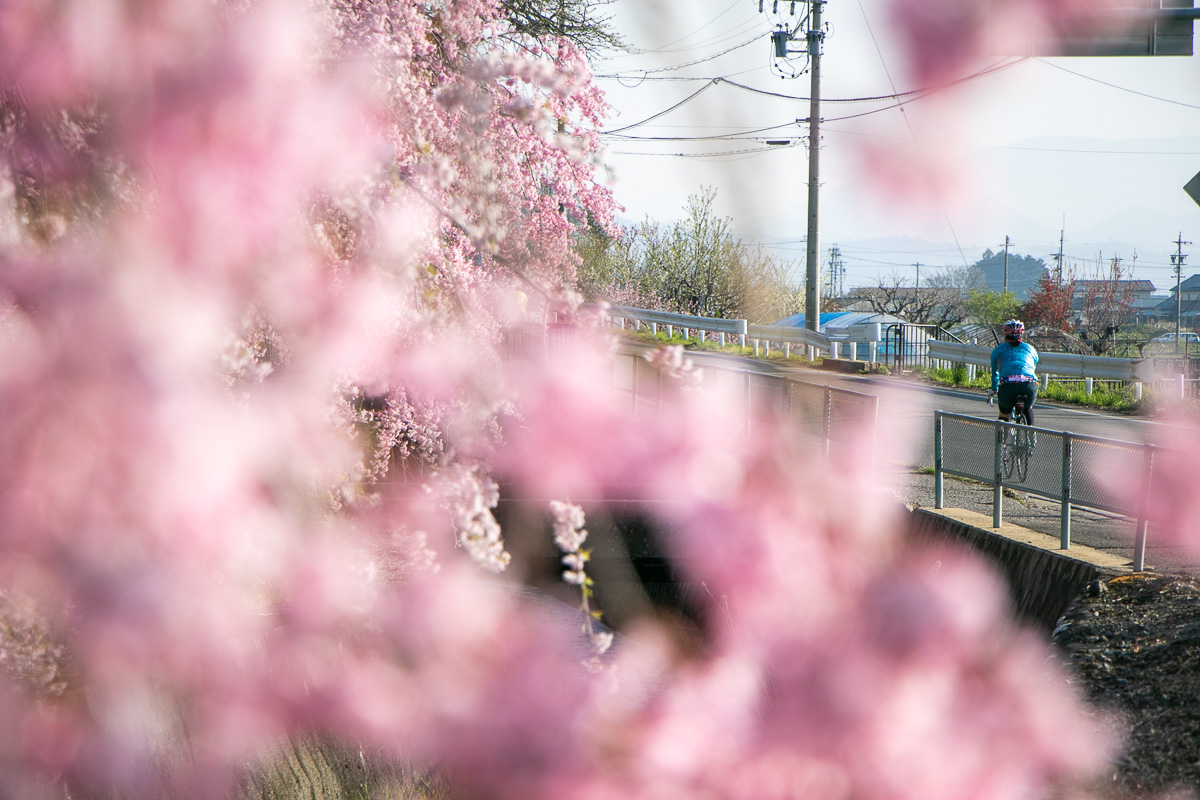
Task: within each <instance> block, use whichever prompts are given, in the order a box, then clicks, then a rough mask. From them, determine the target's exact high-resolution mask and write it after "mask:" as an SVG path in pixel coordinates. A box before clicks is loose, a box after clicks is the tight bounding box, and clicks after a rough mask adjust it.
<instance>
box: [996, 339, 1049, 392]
mask: <svg viewBox="0 0 1200 800" xmlns="http://www.w3.org/2000/svg"><path fill="white" fill-rule="evenodd" d="M1037 362H1038V354H1037V350H1035V349H1034V347H1033V345H1031V344H1029V343H1028V342H1017V343H1015V344H1013V343H1010V342H1004V343H1003V344H999V345H996V347H995V348H994V349H993V350H992V391H993V392H995V391H997V390H999V388H1000V379H1001V378H1010V377H1014V376H1024V377H1026V378H1028V379H1032V380H1037Z"/></svg>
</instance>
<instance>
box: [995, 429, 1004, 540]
mask: <svg viewBox="0 0 1200 800" xmlns="http://www.w3.org/2000/svg"><path fill="white" fill-rule="evenodd" d="M994 424H995V426H996V450H995V453H994V458H993V462H992V466H993V467H994V468H995V469H994V472H995V476H994V477H995V483H994V484H993V486H992V527H993V528H999V527H1000V523H1001V522H1002V521H1003V516H1004V515H1003V511H1002V509H1001V504H1002V503H1003V496H1004V492H1003V490H1002V489H1001V486H1000V480H1001V475H1000V471H1001V466H1000V447H1001V445H1002V444H1003V442H1004V435H1005V430H1004V423H1003V422H1000V421H999V420H997V421H996V422H995V423H994Z"/></svg>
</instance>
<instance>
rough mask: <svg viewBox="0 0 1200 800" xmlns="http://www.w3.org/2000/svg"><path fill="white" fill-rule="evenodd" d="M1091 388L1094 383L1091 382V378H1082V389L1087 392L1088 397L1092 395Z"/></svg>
mask: <svg viewBox="0 0 1200 800" xmlns="http://www.w3.org/2000/svg"><path fill="white" fill-rule="evenodd" d="M1093 386H1094V382H1093V380H1092V379H1091V378H1084V379H1083V388H1084V391H1086V392H1087V393H1088V394H1089V395H1090V394H1091V393H1092V388H1093Z"/></svg>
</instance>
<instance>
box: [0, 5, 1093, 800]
mask: <svg viewBox="0 0 1200 800" xmlns="http://www.w3.org/2000/svg"><path fill="white" fill-rule="evenodd" d="M503 10H504V5H503V4H502V3H500V2H498V0H453V1H450V0H446V1H444V2H443V1H441V0H427V1H426V0H419V1H417V2H398V3H397V2H384V1H383V0H309V1H307V2H299V3H298V2H294V0H217V2H214V1H213V0H169V1H168V0H145V1H143V2H121V1H120V0H108V1H103V2H102V1H100V0H13V1H12V2H6V3H4V4H2V5H0V147H3V149H4V151H5V156H6V157H5V158H3V159H0V623H3V627H2V628H0V720H2V721H3V724H0V765H2V768H0V795H3V796H6V797H7V796H13V797H50V796H55V797H61V796H71V797H90V796H101V795H103V796H114V795H115V796H121V797H131V798H133V797H163V796H186V797H196V798H210V797H211V798H219V797H227V796H229V795H230V794H231V793H232V792H233V791H234V790H235V788H236V787H237V786H238V785H240V784H241V782H242V777H243V776H244V775H245V773H246V771H247V769H249V768H250V765H252V764H256V763H260V762H261V761H263V760H264V759H270V758H271V757H272V756H273V755H275V754H278V753H279V752H280V751H281V748H282V747H283V743H286V742H289V741H296V740H299V739H302V738H308V737H312V738H316V739H321V738H324V739H328V740H332V741H336V742H338V743H339V744H341V745H343V746H345V747H349V748H352V749H353V751H357V752H360V753H370V754H372V757H373V758H377V759H379V760H381V761H385V762H387V763H389V764H392V765H402V764H413V763H416V764H418V765H420V768H421V769H422V770H429V771H437V772H438V773H439V774H440V775H443V776H444V777H445V779H446V780H447V781H448V782H449V783H450V784H451V788H452V790H453V792H454V793H455V794H461V795H463V796H481V797H482V796H488V797H497V798H508V797H512V798H516V797H520V798H540V797H564V796H566V797H581V798H594V799H595V800H600V798H610V797H611V798H616V797H620V798H658V797H664V796H681V797H728V798H740V797H754V798H776V797H778V798H785V797H799V796H804V797H817V798H819V797H829V798H844V797H886V798H909V797H911V798H921V799H922V800H928V798H934V800H937V799H938V798H968V797H969V798H984V799H985V800H986V799H987V798H1016V797H1026V796H1034V795H1040V794H1045V793H1048V792H1050V791H1052V790H1057V789H1060V788H1062V787H1063V786H1064V785H1066V784H1069V782H1070V781H1073V780H1076V779H1082V778H1086V777H1088V776H1089V775H1091V774H1092V773H1093V771H1094V770H1095V769H1097V768H1098V767H1100V766H1102V765H1103V764H1104V762H1105V759H1106V758H1107V755H1108V753H1109V749H1110V742H1109V738H1108V736H1107V733H1106V731H1104V730H1103V729H1101V728H1100V727H1098V726H1097V724H1096V723H1095V720H1093V719H1092V717H1091V716H1090V715H1089V714H1088V713H1087V711H1086V709H1085V708H1083V707H1082V705H1081V704H1080V703H1079V702H1078V700H1077V698H1075V697H1074V695H1073V694H1072V691H1071V689H1070V687H1069V686H1068V685H1067V684H1066V683H1065V681H1063V680H1062V676H1061V675H1059V674H1058V673H1057V671H1056V668H1055V667H1054V666H1053V664H1051V663H1048V662H1047V660H1046V653H1045V650H1044V648H1043V647H1042V645H1041V644H1040V643H1039V642H1036V641H1034V640H1033V639H1031V638H1030V636H1029V635H1028V634H1026V633H1024V632H1022V631H1021V630H1020V629H1019V628H1017V627H1016V626H1015V625H1014V624H1013V623H1012V622H1011V621H1010V620H1009V619H1008V617H1007V615H1006V611H1005V608H1004V604H1003V601H1002V599H1001V598H1002V590H1001V588H1000V585H999V583H998V581H997V580H996V578H995V576H994V575H992V574H991V573H990V572H988V571H987V570H986V569H984V568H983V567H981V566H980V565H979V564H977V563H976V562H974V561H972V560H970V559H968V558H966V557H963V556H961V555H959V554H954V553H946V552H925V551H917V552H914V551H911V550H909V549H908V548H906V547H905V546H904V543H903V535H902V534H903V526H902V521H901V519H900V518H899V517H898V516H897V515H898V514H899V513H900V512H899V510H898V509H896V508H894V503H888V502H886V501H884V500H882V499H881V498H879V497H877V496H876V494H875V492H874V491H873V490H872V488H871V487H870V485H868V484H866V483H864V482H863V481H862V480H861V479H860V478H861V475H860V473H858V472H856V471H854V470H853V469H851V468H849V467H847V466H845V465H843V464H840V463H839V462H837V461H833V462H829V463H825V462H821V463H811V462H809V461H807V460H805V458H804V457H802V455H801V454H800V451H798V450H795V449H793V447H792V445H791V440H790V437H788V436H787V435H785V432H783V431H780V430H779V429H773V428H772V427H770V425H769V424H767V423H764V424H763V425H761V426H755V428H754V429H753V430H751V431H746V430H744V426H742V425H740V424H738V423H737V422H736V421H735V420H733V419H730V418H728V417H727V416H725V415H726V413H727V411H728V410H729V409H730V408H733V407H735V406H736V405H737V403H736V402H735V400H734V399H733V398H731V397H726V396H722V394H721V392H722V391H723V389H722V387H719V386H714V387H700V386H697V387H696V390H695V391H689V392H678V393H667V394H668V395H670V396H668V397H664V399H663V402H664V404H665V405H664V406H663V408H662V409H661V412H662V413H659V414H657V415H654V416H653V418H643V417H642V416H639V415H635V414H630V413H629V409H628V404H627V403H622V402H621V398H620V397H619V396H618V393H617V392H615V391H614V390H613V385H612V382H613V373H614V370H613V363H612V351H611V340H610V338H609V337H608V336H606V335H598V334H597V332H596V331H595V330H594V328H593V327H592V326H591V325H590V324H589V323H588V322H587V320H586V319H582V318H578V317H577V318H578V319H582V321H580V322H579V324H578V325H576V326H574V327H568V326H563V327H557V328H555V329H554V330H553V333H554V336H553V337H551V336H549V335H547V329H546V328H545V327H544V326H543V325H541V324H540V323H542V322H543V321H544V320H546V319H549V318H550V316H551V314H552V313H553V312H556V311H564V312H574V311H575V308H574V306H575V304H576V303H577V302H578V295H577V294H576V293H575V289H574V286H573V277H574V269H575V264H576V256H575V255H574V253H573V251H572V249H571V242H572V237H573V235H574V234H575V233H576V232H577V230H578V229H579V227H580V226H581V225H584V224H586V223H587V222H589V221H593V222H598V223H599V224H601V225H604V224H606V223H607V221H608V220H609V219H610V218H611V215H612V212H613V201H612V197H611V195H610V194H609V193H608V191H607V190H606V189H605V188H604V187H602V186H599V185H598V184H597V183H596V181H595V173H594V158H595V156H596V155H597V153H598V144H597V141H596V138H595V136H594V135H593V133H592V131H594V130H595V129H596V127H597V125H598V123H599V121H600V119H601V118H602V115H603V114H604V105H603V98H602V96H601V93H600V92H599V91H598V90H597V89H596V88H595V86H594V85H593V84H592V83H591V81H590V80H589V78H588V74H587V67H586V64H585V61H584V59H583V57H582V55H581V54H580V53H579V52H577V51H576V50H575V49H573V48H572V47H571V46H570V44H569V43H567V42H561V43H555V46H554V47H549V48H540V47H537V46H534V45H533V44H532V43H531V44H530V46H529V47H527V48H525V50H524V53H525V54H524V55H522V56H520V57H517V55H518V53H517V52H516V51H515V50H514V48H513V46H512V44H511V43H512V41H513V37H512V36H511V35H510V32H508V30H507V28H506V27H505V20H504V16H503ZM531 325H532V327H533V330H534V331H535V335H534V336H532V337H526V338H524V339H522V337H523V336H525V335H526V334H527V333H528V332H529V330H530V326H531ZM522 341H533V342H535V344H536V347H533V348H528V347H525V346H523V345H521V346H518V344H519V342H522ZM539 348H540V350H539V352H531V350H538V349H539ZM655 363H657V364H658V365H659V366H660V368H661V369H663V370H665V371H666V372H667V373H668V374H671V375H674V376H676V377H678V378H679V379H680V380H682V381H685V382H690V377H689V376H691V375H693V374H694V370H693V369H691V368H690V365H689V364H688V363H687V362H686V361H684V360H683V357H682V353H681V352H679V351H678V350H664V351H662V352H661V353H659V354H658V355H657V356H655ZM867 449H869V448H864V451H865V450H867ZM509 493H511V496H512V497H527V498H528V497H532V498H596V499H597V501H598V502H603V501H608V500H612V501H614V502H617V501H619V502H620V503H622V504H624V507H636V508H638V509H639V510H640V511H641V512H642V513H644V515H645V517H646V518H647V519H648V520H650V522H651V523H652V525H653V527H654V528H655V530H656V531H661V533H662V537H663V542H662V544H663V547H664V548H665V550H666V551H667V554H668V555H669V557H670V559H671V561H672V563H673V564H675V565H677V566H678V570H679V572H680V578H681V581H682V582H684V583H685V584H686V585H688V586H691V587H699V588H698V589H697V590H696V591H695V592H693V595H695V598H696V599H695V605H696V606H697V609H696V617H697V620H698V622H697V625H698V626H699V628H700V630H699V632H698V634H697V636H696V637H694V638H693V639H690V640H687V641H685V640H684V639H683V637H680V636H677V635H676V634H677V633H678V631H677V630H676V629H673V628H672V627H671V626H670V625H668V624H663V623H661V622H658V621H655V620H642V621H640V622H633V623H630V626H629V627H628V629H626V630H622V631H620V632H619V633H620V635H621V646H620V647H613V648H612V649H608V645H609V644H610V643H611V642H612V639H611V638H609V635H610V634H609V632H607V631H600V630H598V629H597V628H596V627H594V626H593V625H592V620H593V616H592V613H591V611H592V610H591V608H590V606H589V605H588V604H587V602H586V601H587V597H588V596H587V594H585V595H584V600H585V602H584V605H583V618H584V619H583V621H584V623H585V626H586V627H585V630H586V633H587V635H586V636H585V637H583V640H582V641H581V635H580V610H579V609H576V608H573V607H569V606H568V607H563V606H562V605H561V604H556V603H554V602H552V601H548V600H545V599H543V598H540V597H536V596H532V593H531V592H530V591H526V590H523V589H521V588H520V587H518V586H517V583H516V581H517V580H518V578H519V577H520V576H519V575H514V574H513V573H516V572H519V570H517V569H514V566H515V565H519V564H521V563H522V560H521V558H520V556H521V555H523V553H522V552H520V551H518V550H517V547H516V546H515V544H513V543H514V542H516V541H518V540H520V541H525V542H526V543H527V542H528V536H524V537H523V536H521V534H528V533H529V530H531V529H536V531H537V532H538V533H541V534H543V535H544V531H542V530H541V529H542V527H543V526H544V519H543V518H542V517H541V516H540V514H539V515H536V516H538V519H537V521H536V523H528V524H526V525H524V526H522V524H521V522H520V521H519V520H518V521H517V522H516V523H514V528H513V529H509V530H506V531H502V530H501V528H500V525H499V522H498V520H497V514H496V513H495V511H496V510H497V509H499V508H501V507H502V501H503V498H504V497H505V496H509ZM331 496H332V497H334V498H335V499H334V502H330V498H331ZM360 499H362V500H366V501H364V502H358V501H357V500H360ZM552 513H553V514H554V515H555V517H556V519H557V523H556V539H557V547H558V552H556V558H561V559H563V561H562V562H561V563H563V565H564V566H566V568H567V570H566V575H567V576H568V578H569V580H571V581H572V582H576V583H578V584H579V585H580V586H581V587H583V588H584V589H587V588H588V580H590V579H589V578H588V575H587V572H586V570H585V565H586V564H587V563H588V562H587V551H586V550H585V549H584V548H583V545H584V542H585V537H586V532H585V530H584V517H583V512H582V510H581V508H580V507H579V506H575V505H571V504H557V505H555V506H553V507H552ZM514 516H516V515H514ZM592 519H593V525H592V527H593V532H595V531H596V530H597V528H596V526H595V522H594V520H595V517H593V518H592ZM546 544H549V543H548V542H547V543H546ZM510 547H511V548H512V550H511V552H510V549H509V548H510ZM526 547H527V549H532V548H528V545H527V544H526ZM481 564H482V565H483V567H484V568H485V569H483V570H481V569H480V568H479V566H480V565H481ZM522 568H524V565H522ZM18 612H19V613H18ZM581 644H582V645H583V646H584V647H585V648H586V649H588V650H589V651H591V654H595V651H603V652H602V655H603V658H604V664H605V667H606V669H605V670H603V672H602V673H597V672H594V671H590V670H589V669H588V668H587V665H586V664H585V663H581V662H583V661H584V660H583V659H581V658H580V657H579V656H580V646H581ZM614 677H616V678H617V681H616V683H615V684H614Z"/></svg>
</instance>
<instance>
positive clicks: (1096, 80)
mask: <svg viewBox="0 0 1200 800" xmlns="http://www.w3.org/2000/svg"><path fill="white" fill-rule="evenodd" d="M1037 60H1038V61H1040V62H1041V63H1043V64H1045V65H1046V66H1049V67H1054V68H1055V69H1060V70H1062V71H1063V72H1065V73H1067V74H1069V75H1074V76H1075V77H1077V78H1083V79H1084V80H1088V81H1092V82H1093V83H1098V84H1100V85H1101V86H1107V87H1109V88H1110V89H1117V90H1118V91H1122V92H1128V93H1129V94H1136V95H1138V96H1139V97H1145V98H1148V99H1150V100H1158V101H1159V102H1162V103H1170V104H1171V105H1176V106H1183V107H1184V108H1195V109H1197V110H1200V106H1197V105H1194V104H1192V103H1185V102H1183V101H1182V100H1172V99H1170V98H1168V97H1159V96H1157V95H1153V94H1147V93H1146V92H1139V91H1138V90H1136V89H1130V88H1128V87H1125V86H1118V85H1117V84H1115V83H1109V82H1108V81H1102V80H1100V79H1099V78H1093V77H1092V76H1091V75H1084V74H1083V73H1082V72H1076V71H1075V70H1073V69H1067V68H1066V67H1063V66H1059V65H1058V64H1055V63H1053V62H1050V61H1047V60H1046V59H1044V58H1039V59H1037Z"/></svg>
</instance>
